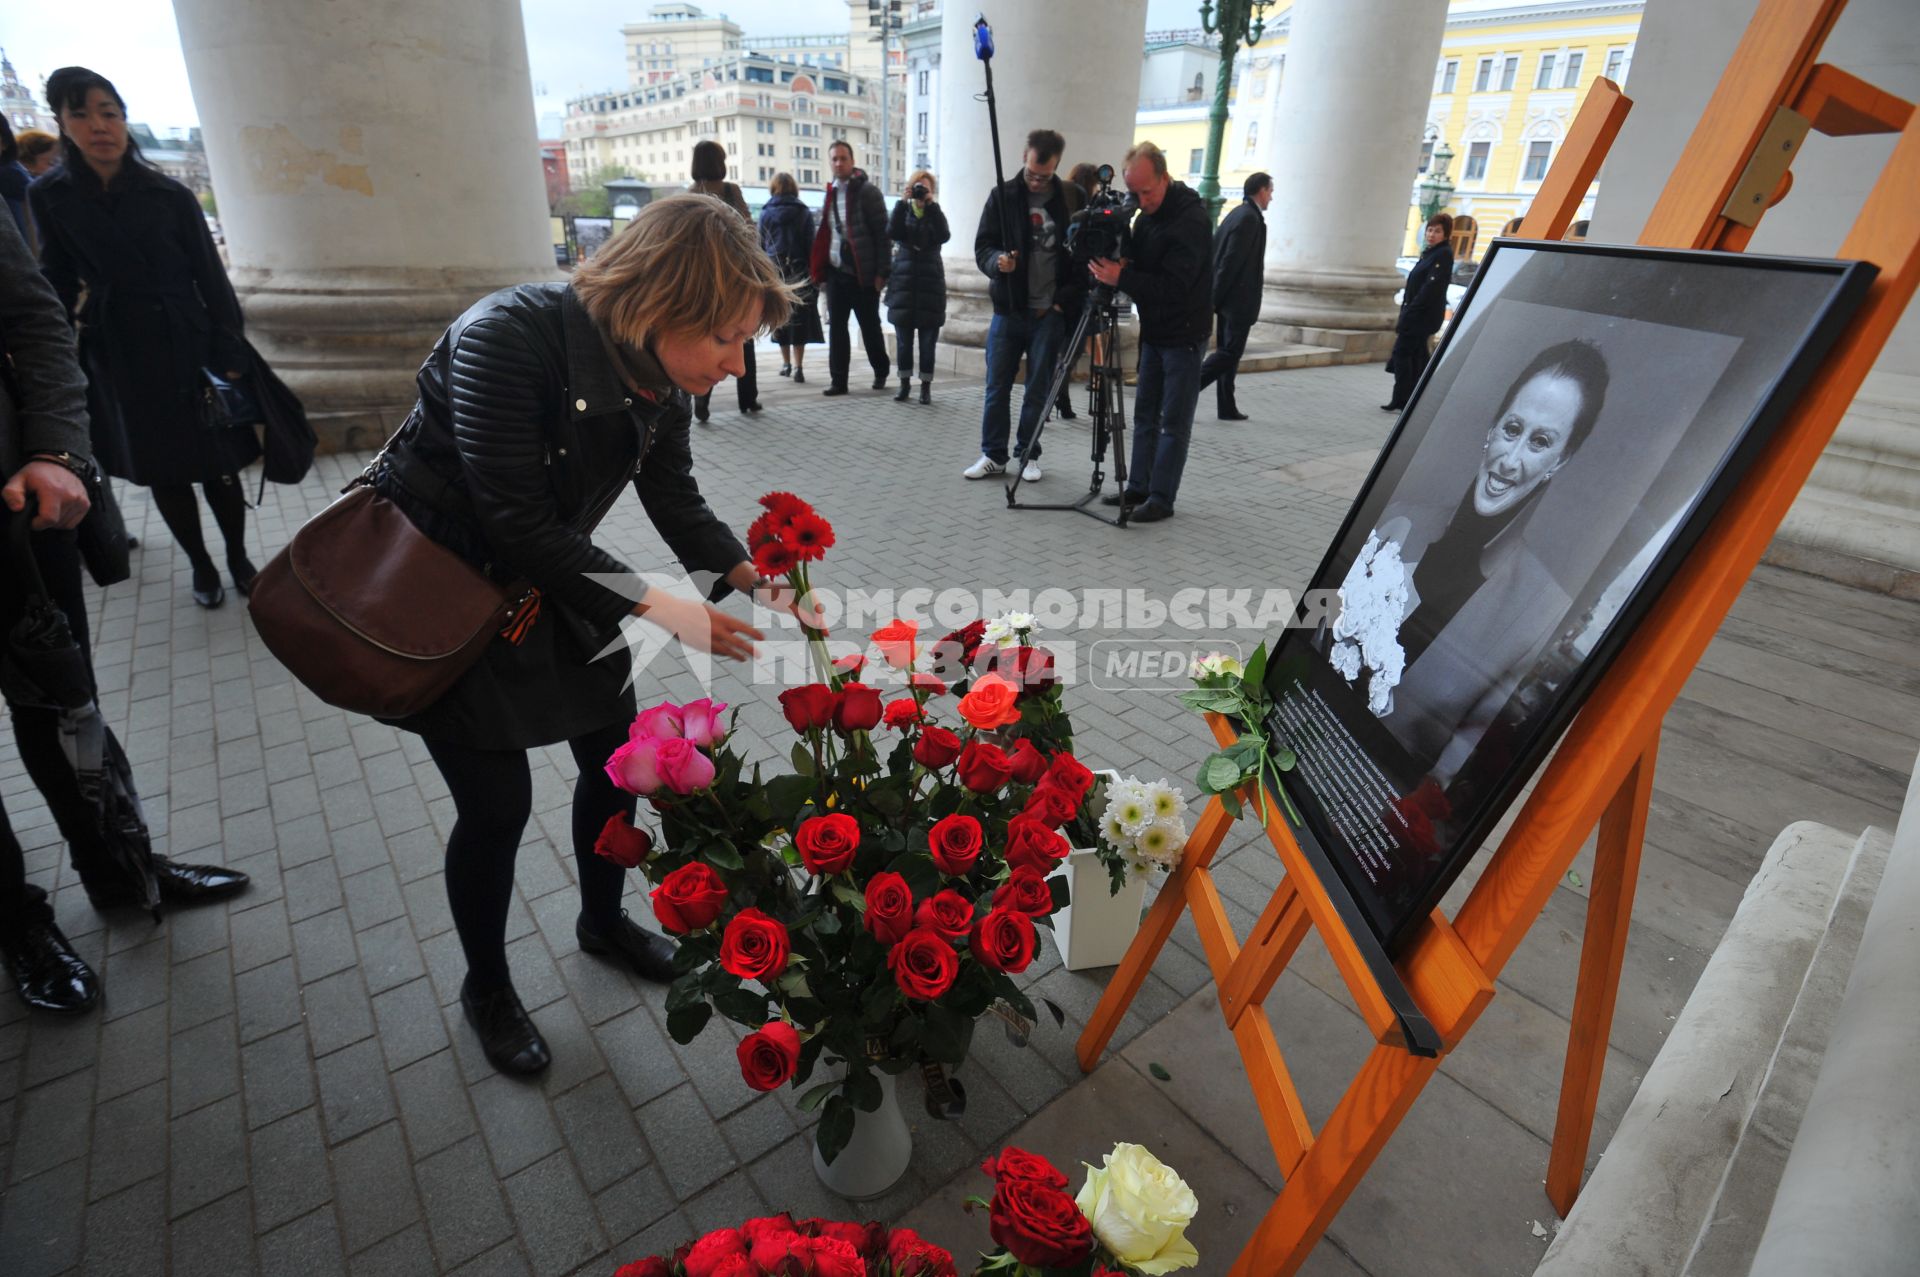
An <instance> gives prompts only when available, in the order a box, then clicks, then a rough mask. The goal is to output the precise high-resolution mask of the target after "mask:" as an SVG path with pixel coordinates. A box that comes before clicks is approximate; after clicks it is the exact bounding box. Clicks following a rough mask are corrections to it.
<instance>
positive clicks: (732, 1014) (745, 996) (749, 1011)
mask: <svg viewBox="0 0 1920 1277" xmlns="http://www.w3.org/2000/svg"><path fill="white" fill-rule="evenodd" d="M713 1005H714V1007H715V1008H716V1009H717V1010H718V1011H719V1012H720V1014H721V1015H724V1016H726V1017H727V1018H728V1019H729V1020H732V1021H733V1022H734V1023H735V1024H744V1025H746V1026H747V1027H748V1028H753V1029H757V1028H759V1027H760V1026H761V1025H763V1024H765V1023H766V1022H767V995H766V994H764V993H756V992H755V991H753V990H752V989H732V990H729V991H727V992H725V993H716V994H714V995H713Z"/></svg>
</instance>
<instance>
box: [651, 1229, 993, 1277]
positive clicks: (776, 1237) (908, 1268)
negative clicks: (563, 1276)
mask: <svg viewBox="0 0 1920 1277" xmlns="http://www.w3.org/2000/svg"><path fill="white" fill-rule="evenodd" d="M614 1277H957V1273H956V1271H955V1269H954V1266H953V1256H952V1255H951V1254H949V1253H948V1252H947V1251H946V1250H944V1249H942V1248H941V1247H939V1246H936V1245H934V1244H933V1243H932V1242H930V1241H927V1240H925V1239H924V1238H922V1237H921V1236H920V1235H919V1234H918V1233H916V1232H914V1231H913V1230H912V1229H911V1228H888V1227H887V1226H886V1225H885V1224H852V1223H843V1222H840V1221H838V1220H827V1219H805V1220H795V1219H794V1218H793V1216H791V1215H787V1214H780V1215H770V1216H767V1217H766V1218H764V1219H750V1220H748V1221H747V1222H746V1223H744V1224H742V1225H740V1227H738V1228H716V1229H715V1230H714V1231H712V1232H710V1233H708V1234H706V1235H705V1236H704V1237H701V1238H699V1239H697V1240H695V1241H690V1242H688V1243H687V1244H686V1245H684V1246H682V1247H680V1248H679V1249H678V1250H676V1251H674V1252H673V1254H672V1255H671V1256H667V1257H662V1256H658V1255H656V1256H652V1257H650V1258H647V1259H639V1260H635V1261H634V1262H633V1263H630V1264H624V1265H622V1266H621V1267H620V1268H619V1269H617V1270H616V1271H615V1273H614Z"/></svg>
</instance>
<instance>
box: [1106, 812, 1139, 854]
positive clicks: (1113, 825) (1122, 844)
mask: <svg viewBox="0 0 1920 1277" xmlns="http://www.w3.org/2000/svg"><path fill="white" fill-rule="evenodd" d="M1100 832H1101V834H1102V835H1103V836H1104V837H1105V838H1106V840H1107V845H1108V846H1110V847H1112V848H1113V849H1114V850H1115V851H1131V850H1132V849H1133V838H1132V836H1131V835H1129V834H1128V833H1127V831H1126V828H1125V827H1124V826H1123V825H1121V823H1120V822H1119V821H1117V820H1115V819H1113V818H1112V817H1108V818H1107V819H1106V820H1105V821H1103V822H1101V825H1100Z"/></svg>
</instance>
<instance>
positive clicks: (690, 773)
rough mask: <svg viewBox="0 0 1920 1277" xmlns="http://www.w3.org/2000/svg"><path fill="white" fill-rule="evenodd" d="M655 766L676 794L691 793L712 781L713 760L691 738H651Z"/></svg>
mask: <svg viewBox="0 0 1920 1277" xmlns="http://www.w3.org/2000/svg"><path fill="white" fill-rule="evenodd" d="M652 744H653V760H654V766H655V767H657V768H658V769H659V771H660V779H661V781H662V782H663V783H665V785H666V787H667V788H668V789H671V790H672V791H673V792H674V793H676V794H681V795H685V794H691V793H692V792H693V791H694V790H696V789H705V788H706V787H707V786H708V785H711V784H712V783H713V760H712V759H711V758H708V757H707V756H706V755H705V754H703V753H701V752H700V747H699V746H697V745H695V744H694V743H693V742H692V741H690V740H683V739H680V738H678V737H676V738H674V739H672V740H659V741H654V742H652Z"/></svg>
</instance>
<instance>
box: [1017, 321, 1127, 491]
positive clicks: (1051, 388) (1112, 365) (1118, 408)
mask: <svg viewBox="0 0 1920 1277" xmlns="http://www.w3.org/2000/svg"><path fill="white" fill-rule="evenodd" d="M1120 309H1121V308H1120V302H1119V298H1118V295H1117V294H1116V293H1115V291H1114V290H1113V289H1112V288H1109V287H1107V286H1106V285H1103V284H1096V285H1095V286H1094V287H1093V289H1092V291H1090V292H1089V293H1088V294H1087V302H1086V305H1085V306H1084V307H1082V308H1081V311H1080V322H1079V323H1077V324H1076V325H1074V329H1073V335H1072V336H1071V337H1069V338H1068V339H1067V349H1066V353H1064V354H1063V355H1061V357H1060V362H1059V363H1058V364H1057V365H1055V367H1054V372H1053V376H1052V377H1051V378H1050V379H1049V381H1048V383H1047V386H1046V392H1045V393H1046V396H1047V397H1046V399H1045V400H1043V401H1042V402H1043V403H1044V404H1045V405H1046V406H1045V408H1044V409H1042V411H1041V414H1040V420H1039V421H1037V422H1036V423H1034V427H1033V437H1032V438H1030V439H1028V440H1027V446H1026V447H1025V448H1022V449H1021V450H1020V452H1019V454H1018V455H1017V456H1015V457H1014V459H1013V461H1012V463H1011V464H1009V465H1008V467H1007V473H1008V475H1009V476H1010V477H1009V479H1008V481H1007V508H1008V509H1011V510H1078V511H1079V512H1080V513H1081V514H1084V515H1087V516H1089V517H1091V518H1095V519H1098V520H1100V521H1101V522H1102V523H1111V524H1112V525H1113V526H1114V527H1116V528H1124V527H1126V526H1127V515H1128V513H1129V510H1128V508H1127V507H1126V506H1125V505H1121V506H1120V507H1119V513H1118V514H1117V515H1108V514H1103V513H1102V512H1101V511H1099V510H1098V509H1094V508H1092V505H1093V502H1094V500H1095V499H1096V498H1098V497H1099V495H1100V491H1101V489H1102V488H1104V487H1105V486H1106V481H1107V476H1106V471H1105V470H1104V469H1103V468H1102V467H1103V466H1104V465H1105V462H1106V453H1107V447H1108V443H1109V441H1111V443H1112V447H1113V477H1114V479H1115V481H1116V482H1118V483H1119V485H1120V491H1121V492H1122V493H1124V492H1126V490H1127V411H1126V386H1125V383H1124V379H1123V375H1122V373H1121V371H1120ZM1089 342H1091V344H1092V348H1093V354H1092V357H1091V362H1090V363H1089V365H1088V368H1087V416H1088V419H1089V422H1090V424H1091V425H1092V427H1093V446H1092V455H1093V477H1092V478H1091V479H1089V480H1088V481H1087V491H1086V493H1085V495H1083V496H1082V497H1081V498H1080V499H1079V500H1078V501H1069V502H1064V503H1055V504H1050V505H1035V504H1031V503H1023V502H1022V501H1021V500H1020V475H1021V472H1022V471H1023V470H1025V469H1026V465H1027V457H1028V455H1029V454H1030V453H1031V452H1032V450H1033V449H1034V448H1036V447H1038V446H1039V443H1040V435H1041V433H1042V432H1043V431H1044V430H1045V429H1046V426H1047V422H1048V421H1050V420H1051V419H1052V418H1053V407H1054V404H1056V403H1057V402H1058V401H1059V398H1060V391H1061V388H1062V387H1064V386H1066V385H1067V384H1068V382H1069V379H1070V378H1072V376H1073V370H1074V367H1075V366H1076V365H1077V364H1078V363H1079V362H1080V352H1081V351H1082V350H1083V349H1085V348H1086V347H1087V346H1088V344H1089ZM1033 392H1034V377H1033V370H1032V369H1029V370H1028V371H1027V393H1028V394H1032V393H1033Z"/></svg>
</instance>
